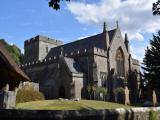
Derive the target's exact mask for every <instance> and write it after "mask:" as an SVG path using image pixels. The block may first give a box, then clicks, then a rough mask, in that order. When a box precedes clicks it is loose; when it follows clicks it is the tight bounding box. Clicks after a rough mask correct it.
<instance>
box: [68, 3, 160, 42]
mask: <svg viewBox="0 0 160 120" xmlns="http://www.w3.org/2000/svg"><path fill="white" fill-rule="evenodd" d="M156 1H157V0H126V1H122V0H114V2H113V0H100V2H99V3H90V4H88V3H84V2H71V3H68V5H67V6H68V10H69V11H70V12H71V13H73V14H74V15H75V16H76V19H77V20H78V21H79V22H80V23H84V24H93V25H102V24H103V22H104V21H106V22H107V24H109V26H111V25H114V24H115V21H116V20H118V21H119V23H120V27H121V30H122V32H123V33H124V32H127V33H128V35H129V38H130V39H133V40H140V41H142V40H143V39H144V38H143V34H144V33H150V32H155V31H157V30H158V29H159V28H160V24H159V23H160V18H159V17H155V16H153V15H152V3H154V2H156Z"/></svg>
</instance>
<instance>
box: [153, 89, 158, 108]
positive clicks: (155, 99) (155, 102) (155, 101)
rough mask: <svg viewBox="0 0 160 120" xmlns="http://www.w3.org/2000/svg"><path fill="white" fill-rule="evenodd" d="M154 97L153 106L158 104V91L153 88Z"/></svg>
mask: <svg viewBox="0 0 160 120" xmlns="http://www.w3.org/2000/svg"><path fill="white" fill-rule="evenodd" d="M152 97H153V106H156V104H157V96H156V92H155V91H154V90H153V94H152Z"/></svg>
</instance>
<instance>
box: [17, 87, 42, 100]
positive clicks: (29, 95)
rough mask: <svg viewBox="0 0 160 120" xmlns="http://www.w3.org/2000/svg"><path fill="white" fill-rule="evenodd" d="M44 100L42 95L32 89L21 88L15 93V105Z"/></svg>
mask: <svg viewBox="0 0 160 120" xmlns="http://www.w3.org/2000/svg"><path fill="white" fill-rule="evenodd" d="M36 100H44V95H43V94H42V93H41V92H39V91H37V90H34V88H33V87H31V86H29V87H27V88H26V87H22V88H21V89H19V90H18V91H17V96H16V103H23V102H29V101H36Z"/></svg>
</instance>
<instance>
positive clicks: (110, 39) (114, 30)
mask: <svg viewBox="0 0 160 120" xmlns="http://www.w3.org/2000/svg"><path fill="white" fill-rule="evenodd" d="M115 32H116V29H113V30H110V31H108V34H109V42H111V41H112V39H113V36H114V33H115Z"/></svg>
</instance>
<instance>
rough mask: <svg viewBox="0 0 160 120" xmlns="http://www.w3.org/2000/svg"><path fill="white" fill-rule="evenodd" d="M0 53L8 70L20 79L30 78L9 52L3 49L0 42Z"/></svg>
mask: <svg viewBox="0 0 160 120" xmlns="http://www.w3.org/2000/svg"><path fill="white" fill-rule="evenodd" d="M0 54H1V55H2V56H1V57H3V58H2V59H4V60H5V62H6V63H7V66H6V67H7V68H8V70H10V71H12V72H13V73H14V74H15V75H17V77H18V78H21V80H30V78H29V77H28V76H27V75H26V74H25V73H24V72H23V71H22V70H21V69H20V68H19V66H18V65H17V64H16V62H15V61H14V60H13V59H12V57H11V55H10V53H9V52H8V51H7V50H6V49H5V47H4V44H3V43H1V42H0Z"/></svg>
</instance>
